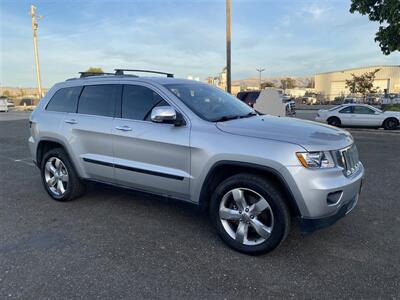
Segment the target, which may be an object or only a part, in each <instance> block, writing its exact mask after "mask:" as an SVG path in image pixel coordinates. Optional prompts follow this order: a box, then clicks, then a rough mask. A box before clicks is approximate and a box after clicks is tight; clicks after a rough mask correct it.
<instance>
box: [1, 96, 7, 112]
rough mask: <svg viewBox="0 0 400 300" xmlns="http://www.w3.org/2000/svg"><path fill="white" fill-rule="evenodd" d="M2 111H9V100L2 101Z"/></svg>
mask: <svg viewBox="0 0 400 300" xmlns="http://www.w3.org/2000/svg"><path fill="white" fill-rule="evenodd" d="M0 111H8V102H7V99H4V98H2V99H0Z"/></svg>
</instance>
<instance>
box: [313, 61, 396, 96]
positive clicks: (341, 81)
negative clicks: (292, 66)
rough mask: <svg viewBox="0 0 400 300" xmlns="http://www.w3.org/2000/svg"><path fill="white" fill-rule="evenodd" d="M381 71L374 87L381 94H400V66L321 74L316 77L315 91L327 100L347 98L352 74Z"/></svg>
mask: <svg viewBox="0 0 400 300" xmlns="http://www.w3.org/2000/svg"><path fill="white" fill-rule="evenodd" d="M376 69H379V71H378V72H377V73H376V74H375V80H374V87H375V88H377V90H378V92H379V93H384V91H385V89H386V90H387V92H388V93H400V65H398V66H371V67H364V68H355V69H346V70H341V71H333V72H326V73H319V74H316V75H315V90H316V92H317V93H320V94H322V95H323V96H324V97H325V98H326V99H329V100H333V99H335V97H340V96H347V95H348V94H349V93H350V91H349V89H348V88H346V79H351V78H352V76H351V74H354V75H357V76H358V75H362V74H364V73H367V72H373V71H375V70H376Z"/></svg>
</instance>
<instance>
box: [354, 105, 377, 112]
mask: <svg viewBox="0 0 400 300" xmlns="http://www.w3.org/2000/svg"><path fill="white" fill-rule="evenodd" d="M354 113H355V114H374V111H373V110H372V109H370V108H369V107H365V106H354Z"/></svg>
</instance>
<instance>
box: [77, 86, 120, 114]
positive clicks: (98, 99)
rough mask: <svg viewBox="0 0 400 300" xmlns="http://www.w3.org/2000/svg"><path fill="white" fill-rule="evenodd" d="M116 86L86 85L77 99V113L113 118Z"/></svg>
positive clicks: (116, 92) (116, 93)
mask: <svg viewBox="0 0 400 300" xmlns="http://www.w3.org/2000/svg"><path fill="white" fill-rule="evenodd" d="M117 95H118V85H116V84H104V85H87V86H85V87H84V88H83V91H82V94H81V97H80V98H79V104H78V113H80V114H87V115H96V116H105V117H113V116H114V110H115V103H116V98H117Z"/></svg>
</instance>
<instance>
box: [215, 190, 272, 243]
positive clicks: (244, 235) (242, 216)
mask: <svg viewBox="0 0 400 300" xmlns="http://www.w3.org/2000/svg"><path fill="white" fill-rule="evenodd" d="M219 217H220V221H221V223H222V226H223V227H224V229H225V231H226V232H227V233H228V235H229V236H230V237H231V238H232V239H234V240H236V241H237V242H239V243H241V244H243V245H250V246H255V245H259V244H262V243H263V242H265V241H266V240H267V239H268V238H269V237H270V235H271V233H272V230H273V227H274V214H273V212H272V209H271V206H270V205H269V203H268V201H267V200H266V199H264V197H262V196H261V195H260V194H258V193H257V192H255V191H253V190H251V189H248V188H235V189H232V190H230V191H229V192H227V193H226V194H225V195H224V196H223V198H222V200H221V203H220V207H219Z"/></svg>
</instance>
